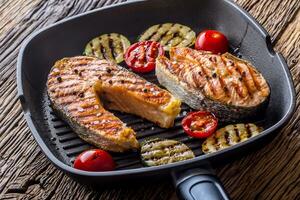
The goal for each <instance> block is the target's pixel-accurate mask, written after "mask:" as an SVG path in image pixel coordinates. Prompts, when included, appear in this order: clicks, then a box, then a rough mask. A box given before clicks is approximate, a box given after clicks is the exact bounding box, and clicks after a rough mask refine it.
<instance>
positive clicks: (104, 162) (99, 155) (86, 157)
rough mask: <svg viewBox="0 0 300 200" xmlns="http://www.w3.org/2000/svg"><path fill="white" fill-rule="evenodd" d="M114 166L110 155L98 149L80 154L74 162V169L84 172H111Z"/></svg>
mask: <svg viewBox="0 0 300 200" xmlns="http://www.w3.org/2000/svg"><path fill="white" fill-rule="evenodd" d="M115 167H116V164H115V162H114V160H113V159H112V157H111V155H109V153H107V152H106V151H103V150H100V149H91V150H87V151H84V152H82V153H81V154H80V155H79V156H77V158H76V159H75V162H74V168H76V169H81V170H84V171H111V170H114V169H115Z"/></svg>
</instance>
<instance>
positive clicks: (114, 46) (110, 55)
mask: <svg viewBox="0 0 300 200" xmlns="http://www.w3.org/2000/svg"><path fill="white" fill-rule="evenodd" d="M129 46H130V42H129V40H128V39H127V38H126V37H125V36H124V35H121V34H118V33H109V34H103V35H100V36H99V37H96V38H94V39H92V40H91V41H90V42H89V43H87V45H86V47H85V50H84V53H83V54H84V55H87V56H95V57H97V58H100V59H106V60H110V61H113V62H114V63H120V62H122V61H123V60H124V53H125V51H126V49H127V48H128V47H129Z"/></svg>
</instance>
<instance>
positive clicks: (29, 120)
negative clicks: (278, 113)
mask: <svg viewBox="0 0 300 200" xmlns="http://www.w3.org/2000/svg"><path fill="white" fill-rule="evenodd" d="M145 1H146V0H136V1H130V2H123V3H119V4H115V5H111V6H106V7H103V8H98V9H95V10H92V11H88V12H85V13H81V14H79V15H76V16H72V17H70V18H66V19H63V20H61V21H59V22H57V23H54V24H52V25H50V26H47V27H45V28H42V29H40V30H38V31H36V32H34V33H33V34H31V35H30V36H29V37H28V38H27V39H26V40H25V41H24V42H23V44H22V46H21V49H20V51H19V54H18V58H17V73H16V74H17V91H18V98H19V99H20V102H21V105H22V108H23V112H24V116H25V120H26V122H27V124H28V127H29V129H30V131H31V133H32V135H33V136H34V138H35V140H36V141H37V143H38V145H39V146H40V148H41V150H42V151H43V153H44V154H45V155H46V156H47V157H48V158H49V160H50V161H51V162H52V163H53V164H54V165H55V166H57V167H58V168H60V169H62V170H63V171H65V172H67V173H71V174H74V175H78V176H87V177H108V176H109V177H112V176H120V175H124V176H125V175H134V174H140V173H146V172H155V171H161V170H168V169H169V170H171V169H172V170H175V169H176V168H177V167H179V166H187V165H192V164H195V163H201V162H204V161H207V160H209V159H210V158H213V157H216V156H220V155H221V154H225V153H226V152H232V151H237V149H240V147H242V146H246V145H248V144H250V143H253V142H254V141H256V140H258V139H260V138H263V137H265V136H267V135H269V134H271V133H273V132H274V131H276V130H278V129H280V128H281V127H283V126H284V125H285V124H286V123H288V121H289V120H290V118H291V117H292V115H293V113H294V109H295V104H296V103H295V90H294V87H293V85H294V84H293V80H292V77H291V73H290V71H289V69H288V66H287V64H286V62H285V61H284V59H283V56H282V55H281V54H280V53H277V52H275V51H274V50H273V47H272V44H271V41H270V39H269V38H270V36H269V35H268V33H267V32H266V30H265V29H264V28H263V27H262V26H261V25H260V24H259V23H258V22H257V21H256V20H255V19H254V18H253V17H252V16H250V15H249V14H248V13H247V12H246V11H245V10H243V9H242V8H241V7H239V6H238V5H236V4H235V3H233V2H231V1H230V0H224V2H225V3H228V4H230V5H232V6H233V8H234V9H236V11H238V12H239V13H240V14H241V17H246V18H248V21H249V22H250V24H249V25H251V26H253V27H254V29H255V30H256V31H259V32H260V33H261V34H262V35H263V36H264V37H265V38H266V43H267V48H268V50H269V52H270V54H271V55H272V56H274V57H277V58H278V59H279V61H280V62H281V67H282V68H283V71H284V75H283V76H284V78H285V79H286V80H287V82H288V89H289V91H288V92H289V93H290V96H291V99H290V101H289V103H290V105H289V107H288V109H287V111H286V113H285V115H284V116H283V117H282V118H281V119H280V120H279V121H278V122H277V123H275V124H274V125H272V126H271V127H269V128H268V129H266V130H264V131H263V132H262V134H260V135H258V136H256V137H254V138H250V139H249V140H247V141H245V142H243V143H239V144H236V145H234V146H232V147H230V148H227V149H223V150H221V151H218V152H214V153H211V154H204V155H201V156H198V157H196V158H193V159H190V160H185V161H180V162H177V163H171V164H168V165H162V166H154V167H148V168H147V167H141V168H135V169H125V170H117V171H109V172H88V171H82V170H78V169H75V168H73V167H71V166H69V165H67V164H65V163H64V162H62V161H61V160H59V159H58V158H57V157H56V156H55V155H54V154H53V153H52V152H51V150H50V149H49V148H48V147H47V145H46V143H45V142H44V139H43V138H42V137H41V135H40V134H39V133H38V131H37V128H36V126H35V125H34V120H33V119H32V117H31V114H30V111H29V109H28V108H27V105H26V100H25V97H24V91H23V84H22V64H23V54H24V51H25V50H26V48H27V47H28V45H29V44H30V42H31V41H32V40H33V39H34V38H35V37H36V36H38V35H39V34H42V33H43V32H44V31H46V30H48V29H51V28H52V27H55V26H58V25H61V24H63V23H65V22H68V21H70V20H74V19H77V18H80V17H82V16H85V15H90V14H93V13H96V12H100V11H102V10H106V9H109V8H113V7H117V6H121V5H127V4H134V3H141V2H145Z"/></svg>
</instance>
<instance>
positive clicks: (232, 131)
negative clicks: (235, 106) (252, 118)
mask: <svg viewBox="0 0 300 200" xmlns="http://www.w3.org/2000/svg"><path fill="white" fill-rule="evenodd" d="M262 131H263V128H261V127H258V126H256V125H255V124H251V123H248V124H233V125H227V126H225V127H223V128H221V129H219V130H217V131H216V133H215V134H213V135H212V136H210V137H208V138H207V139H206V140H205V141H204V142H203V143H202V151H203V153H213V152H216V151H218V150H222V149H225V148H227V147H230V146H233V145H235V144H237V143H239V142H243V141H246V140H248V139H249V138H251V137H254V136H256V135H258V134H259V133H260V132H262Z"/></svg>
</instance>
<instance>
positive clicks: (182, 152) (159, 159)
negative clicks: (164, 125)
mask: <svg viewBox="0 0 300 200" xmlns="http://www.w3.org/2000/svg"><path fill="white" fill-rule="evenodd" d="M194 157H195V155H194V153H193V151H192V150H191V149H190V148H189V147H188V146H186V145H185V144H183V143H181V142H178V141H175V140H165V139H159V138H155V139H151V140H146V141H144V142H142V143H141V159H142V162H143V164H144V165H145V166H147V167H150V166H158V165H165V164H168V163H174V162H178V161H182V160H187V159H191V158H194Z"/></svg>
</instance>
